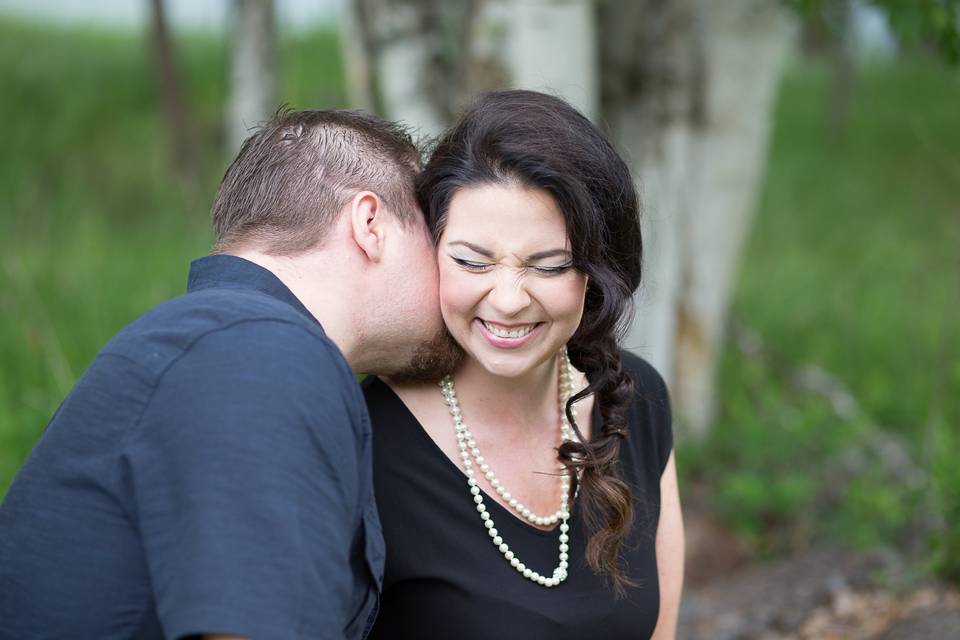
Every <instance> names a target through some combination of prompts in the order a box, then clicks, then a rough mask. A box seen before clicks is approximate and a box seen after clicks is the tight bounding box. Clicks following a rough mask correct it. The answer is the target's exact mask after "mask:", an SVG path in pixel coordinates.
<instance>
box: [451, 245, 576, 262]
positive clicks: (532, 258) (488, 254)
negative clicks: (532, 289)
mask: <svg viewBox="0 0 960 640" xmlns="http://www.w3.org/2000/svg"><path fill="white" fill-rule="evenodd" d="M447 244H448V245H450V246H453V245H460V246H463V247H466V248H467V249H470V250H471V251H473V252H474V253H479V254H480V255H481V256H483V257H485V258H493V252H492V251H490V250H489V249H484V248H483V247H481V246H479V245H476V244H473V243H472V242H467V241H466V240H454V241H452V242H449V243H447ZM555 256H564V257H566V258H572V257H573V254H572V253H571V252H570V251H568V250H566V249H548V250H546V251H537V252H536V253H531V254H530V255H529V256H527V262H536V261H537V260H544V259H546V258H553V257H555Z"/></svg>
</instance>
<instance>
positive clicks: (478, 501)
mask: <svg viewBox="0 0 960 640" xmlns="http://www.w3.org/2000/svg"><path fill="white" fill-rule="evenodd" d="M474 489H476V487H474ZM477 493H479V491H477ZM473 501H474V502H476V503H477V504H480V503H481V502H483V497H482V496H479V495H476V494H474V496H473Z"/></svg>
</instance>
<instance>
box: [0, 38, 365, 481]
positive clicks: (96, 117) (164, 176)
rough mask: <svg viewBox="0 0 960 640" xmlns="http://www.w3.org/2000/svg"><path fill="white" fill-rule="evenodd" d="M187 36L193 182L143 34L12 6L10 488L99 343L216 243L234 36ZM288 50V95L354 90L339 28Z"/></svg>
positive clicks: (4, 215) (2, 164)
mask: <svg viewBox="0 0 960 640" xmlns="http://www.w3.org/2000/svg"><path fill="white" fill-rule="evenodd" d="M177 47H178V48H177V54H178V59H179V61H180V63H181V71H182V74H183V80H184V85H185V93H186V95H187V98H188V101H189V108H190V113H191V116H192V118H193V120H194V125H195V127H196V135H197V142H198V144H197V147H198V152H199V158H198V160H199V162H198V166H199V172H198V175H197V176H196V183H197V184H196V188H195V190H193V189H187V190H186V191H182V190H181V189H180V188H179V187H178V181H177V179H176V176H175V174H174V172H173V171H172V170H171V165H170V149H169V147H168V146H167V144H166V131H165V130H164V122H163V120H162V117H161V114H160V113H159V107H158V105H157V99H156V96H155V95H154V91H155V89H154V84H153V81H152V77H153V76H152V67H151V63H150V52H149V50H148V43H147V40H146V38H143V37H140V36H139V35H137V34H122V33H114V32H105V31H97V30H90V29H77V28H62V29H54V28H50V27H39V26H35V25H32V24H24V23H21V22H15V21H10V20H2V21H0V95H2V96H3V99H2V100H0V121H3V122H5V123H6V127H5V129H4V134H5V142H6V153H4V154H3V158H2V159H0V192H2V193H3V194H4V198H3V199H2V200H0V229H2V232H0V336H3V337H2V339H0V363H2V364H0V496H2V494H3V493H4V492H5V491H6V487H7V485H8V483H9V481H10V479H11V478H12V477H13V475H14V473H15V471H16V469H17V468H18V467H19V466H20V464H21V463H22V462H23V460H24V458H25V457H26V455H27V453H28V452H29V450H30V448H31V447H32V446H33V443H34V442H35V440H36V438H37V435H38V434H39V432H40V430H41V429H42V428H43V426H44V424H45V422H46V421H47V420H48V419H49V417H50V415H51V414H52V413H53V411H54V410H55V409H56V407H57V405H58V404H59V402H60V401H61V400H62V399H63V397H64V396H65V395H66V393H67V392H68V391H69V389H70V387H71V386H72V385H73V382H74V381H75V379H76V378H77V377H78V376H79V375H80V374H81V373H82V372H83V370H84V368H85V367H86V366H87V364H88V363H89V362H90V360H91V359H92V358H93V356H94V354H95V353H96V352H97V351H98V350H99V349H100V347H101V346H102V345H103V344H105V343H106V341H107V340H109V339H110V337H111V336H112V335H113V334H114V333H115V332H116V331H117V330H119V329H120V328H121V327H122V326H123V325H125V324H126V323H128V322H129V321H131V320H132V319H134V318H135V317H136V316H138V315H139V314H141V313H143V312H144V311H146V310H147V309H149V308H150V307H152V306H153V305H155V304H157V303H158V302H161V301H162V300H165V299H167V298H171V297H173V296H176V295H178V294H180V293H181V292H182V291H183V289H184V285H185V283H186V275H187V268H188V263H189V261H190V260H191V259H193V258H195V257H198V256H201V255H203V254H205V253H206V252H207V250H208V249H209V246H210V232H209V224H208V211H209V206H210V201H211V199H212V197H213V194H214V193H215V191H216V187H217V183H218V181H219V178H220V176H221V175H222V173H223V168H224V166H225V162H226V158H224V156H223V153H222V138H223V135H222V130H223V123H222V114H223V105H224V96H225V92H226V87H227V83H226V58H225V47H224V43H223V42H222V41H221V40H219V39H216V38H212V37H209V36H201V35H189V36H187V37H183V38H179V39H178V40H177ZM282 60H283V61H284V64H283V73H284V82H283V92H284V96H283V101H285V102H287V103H289V104H291V105H292V106H297V107H317V108H322V107H332V106H343V105H344V104H345V102H346V100H345V97H344V93H343V89H342V76H341V72H340V62H339V47H338V44H337V41H336V35H335V34H334V33H333V32H332V31H329V30H322V31H317V32H313V33H306V34H303V35H299V36H297V37H296V38H288V39H286V40H284V42H283V45H282ZM194 193H197V194H202V195H201V196H199V197H198V196H196V195H194Z"/></svg>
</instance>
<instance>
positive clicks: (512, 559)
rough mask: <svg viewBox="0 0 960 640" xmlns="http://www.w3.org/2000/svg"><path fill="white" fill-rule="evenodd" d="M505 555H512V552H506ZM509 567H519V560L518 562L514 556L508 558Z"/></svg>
mask: <svg viewBox="0 0 960 640" xmlns="http://www.w3.org/2000/svg"><path fill="white" fill-rule="evenodd" d="M507 553H513V552H512V551H507ZM510 566H512V567H517V566H520V560H518V559H517V558H516V557H514V556H511V557H510Z"/></svg>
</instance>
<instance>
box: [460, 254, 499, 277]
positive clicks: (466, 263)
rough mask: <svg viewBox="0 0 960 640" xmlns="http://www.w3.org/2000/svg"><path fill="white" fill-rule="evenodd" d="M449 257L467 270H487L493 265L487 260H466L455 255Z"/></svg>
mask: <svg viewBox="0 0 960 640" xmlns="http://www.w3.org/2000/svg"><path fill="white" fill-rule="evenodd" d="M450 259H451V260H453V261H454V262H455V263H456V264H457V265H459V266H460V267H463V268H464V269H466V270H467V271H474V272H477V273H479V272H482V271H487V270H488V269H489V268H490V267H492V266H493V265H492V264H490V263H489V262H479V261H477V260H467V259H466V258H458V257H456V256H450Z"/></svg>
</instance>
